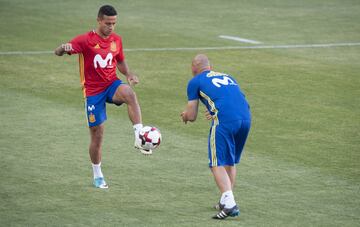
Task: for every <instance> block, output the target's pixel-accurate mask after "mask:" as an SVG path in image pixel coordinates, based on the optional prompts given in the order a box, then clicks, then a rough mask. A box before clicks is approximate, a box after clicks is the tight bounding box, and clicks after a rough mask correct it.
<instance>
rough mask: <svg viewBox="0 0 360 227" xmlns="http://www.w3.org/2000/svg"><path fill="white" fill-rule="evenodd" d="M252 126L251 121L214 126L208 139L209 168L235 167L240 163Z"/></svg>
mask: <svg viewBox="0 0 360 227" xmlns="http://www.w3.org/2000/svg"><path fill="white" fill-rule="evenodd" d="M250 126H251V121H250V120H238V121H231V122H227V123H220V124H218V125H216V124H214V125H213V126H212V127H211V128H210V133H209V138H208V155H209V166H210V167H213V166H233V165H235V164H237V163H239V162H240V157H241V153H242V151H243V148H244V146H245V142H246V139H247V136H248V134H249V131H250Z"/></svg>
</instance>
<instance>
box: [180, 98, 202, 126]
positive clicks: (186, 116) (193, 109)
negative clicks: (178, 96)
mask: <svg viewBox="0 0 360 227" xmlns="http://www.w3.org/2000/svg"><path fill="white" fill-rule="evenodd" d="M198 108H199V100H197V99H196V100H190V101H189V102H188V104H187V105H186V109H185V111H184V112H182V113H181V115H180V116H181V118H182V120H183V122H184V123H185V124H186V123H187V122H188V121H191V122H193V121H195V120H196V117H197V113H198Z"/></svg>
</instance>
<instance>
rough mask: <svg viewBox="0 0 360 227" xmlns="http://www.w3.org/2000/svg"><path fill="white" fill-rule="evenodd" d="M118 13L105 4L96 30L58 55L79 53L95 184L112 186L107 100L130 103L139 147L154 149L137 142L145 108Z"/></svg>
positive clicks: (64, 45)
mask: <svg viewBox="0 0 360 227" xmlns="http://www.w3.org/2000/svg"><path fill="white" fill-rule="evenodd" d="M116 16H117V12H116V10H115V9H114V7H112V6H110V5H104V6H102V7H101V8H100V9H99V13H98V17H97V22H98V26H97V28H96V30H93V31H90V32H87V33H85V34H82V35H78V36H76V37H75V38H74V39H72V40H71V41H70V42H68V43H65V44H61V45H60V46H59V47H57V48H56V49H55V54H56V55H58V56H62V55H64V54H65V53H67V54H69V55H71V54H79V68H80V80H81V84H82V88H83V93H84V97H85V108H86V113H87V120H88V125H89V129H90V138H91V141H90V146H89V154H90V159H91V162H92V167H93V173H94V185H95V187H97V188H108V185H107V184H106V182H105V180H104V176H103V174H102V171H101V167H100V165H101V144H102V140H103V135H104V121H105V120H106V118H107V117H106V105H105V103H106V102H107V103H113V104H115V105H121V104H123V103H126V104H127V109H128V114H129V118H130V121H131V122H132V123H133V127H134V130H135V147H136V148H138V149H140V151H141V152H142V153H143V154H151V153H152V151H151V150H149V151H147V150H143V149H141V146H140V145H139V144H137V142H136V141H137V140H136V136H137V135H138V132H139V131H140V129H141V128H142V127H143V125H142V119H141V110H140V106H139V103H138V101H137V98H136V94H135V92H134V91H133V90H132V88H131V87H130V86H129V85H135V84H137V83H138V82H139V80H138V77H137V76H136V75H135V74H133V73H132V72H131V71H130V70H129V67H128V65H127V63H126V61H125V56H124V53H123V46H122V41H121V37H120V36H119V35H117V34H115V33H114V29H115V24H116V19H117V18H116ZM116 68H118V69H119V71H120V72H121V73H122V74H123V75H125V77H126V79H127V81H128V83H129V85H128V84H125V83H123V82H122V81H121V80H120V79H119V78H118V77H117V76H116Z"/></svg>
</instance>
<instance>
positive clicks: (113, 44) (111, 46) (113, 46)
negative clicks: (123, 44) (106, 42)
mask: <svg viewBox="0 0 360 227" xmlns="http://www.w3.org/2000/svg"><path fill="white" fill-rule="evenodd" d="M116 49H117V48H116V42H115V41H112V42H111V44H110V50H111V51H113V52H115V51H116Z"/></svg>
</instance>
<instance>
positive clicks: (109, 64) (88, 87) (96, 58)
mask: <svg viewBox="0 0 360 227" xmlns="http://www.w3.org/2000/svg"><path fill="white" fill-rule="evenodd" d="M69 43H71V44H72V48H73V50H72V51H71V52H70V54H79V69H80V82H81V84H82V87H83V92H84V96H85V97H88V96H93V95H97V94H99V93H101V92H103V91H104V90H106V88H107V87H108V86H110V84H112V83H113V82H114V81H115V80H116V79H117V76H116V64H117V62H122V61H124V59H125V56H124V53H123V47H122V41H121V37H120V36H119V35H117V34H115V33H111V35H110V36H109V37H108V38H106V39H104V38H102V37H101V36H99V35H98V34H97V33H96V32H95V31H90V32H87V33H85V34H82V35H79V36H77V37H75V38H74V39H73V40H71V41H70V42H69Z"/></svg>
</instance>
